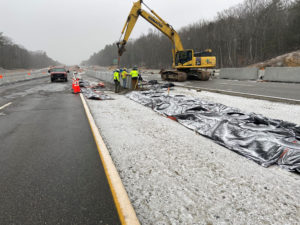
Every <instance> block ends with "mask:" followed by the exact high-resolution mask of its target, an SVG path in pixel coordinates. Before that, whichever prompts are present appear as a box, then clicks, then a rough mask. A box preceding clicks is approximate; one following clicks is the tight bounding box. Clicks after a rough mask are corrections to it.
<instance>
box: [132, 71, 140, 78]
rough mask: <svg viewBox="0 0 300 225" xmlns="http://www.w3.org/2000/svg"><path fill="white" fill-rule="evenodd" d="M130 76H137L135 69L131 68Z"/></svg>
mask: <svg viewBox="0 0 300 225" xmlns="http://www.w3.org/2000/svg"><path fill="white" fill-rule="evenodd" d="M130 76H131V77H132V78H137V77H138V76H139V72H138V71H137V70H131V72H130Z"/></svg>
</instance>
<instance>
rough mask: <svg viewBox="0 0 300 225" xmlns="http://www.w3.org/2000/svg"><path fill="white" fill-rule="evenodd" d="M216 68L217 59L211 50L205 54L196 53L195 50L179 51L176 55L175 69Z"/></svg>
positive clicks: (204, 52)
mask: <svg viewBox="0 0 300 225" xmlns="http://www.w3.org/2000/svg"><path fill="white" fill-rule="evenodd" d="M215 66H216V57H215V56H213V55H212V51H211V49H206V50H205V51H203V52H194V50H193V49H187V50H183V51H177V52H176V53H175V57H174V61H173V68H176V69H184V68H210V67H215Z"/></svg>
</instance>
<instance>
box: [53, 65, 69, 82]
mask: <svg viewBox="0 0 300 225" xmlns="http://www.w3.org/2000/svg"><path fill="white" fill-rule="evenodd" d="M48 73H50V79H51V82H54V81H55V80H64V81H65V82H67V81H68V73H70V71H69V70H66V68H64V67H54V68H51V69H49V70H48Z"/></svg>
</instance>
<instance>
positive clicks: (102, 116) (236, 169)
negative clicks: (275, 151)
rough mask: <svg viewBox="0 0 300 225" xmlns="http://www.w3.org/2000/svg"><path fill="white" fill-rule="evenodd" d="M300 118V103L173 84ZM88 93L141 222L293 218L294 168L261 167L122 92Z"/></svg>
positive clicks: (299, 214) (297, 194)
mask: <svg viewBox="0 0 300 225" xmlns="http://www.w3.org/2000/svg"><path fill="white" fill-rule="evenodd" d="M172 93H174V94H185V95H190V96H196V97H201V98H203V99H205V100H209V101H215V102H220V103H222V104H225V105H228V106H232V107H238V108H240V109H242V110H245V111H247V112H256V113H261V114H264V115H265V116H268V117H271V118H278V119H284V120H288V121H291V122H295V123H298V124H300V114H299V113H300V108H299V106H293V105H286V104H280V103H271V102H267V101H261V100H252V99H245V98H241V97H232V96H225V95H220V94H215V93H208V92H200V93H198V92H196V91H189V90H186V89H182V88H176V89H175V91H171V94H172ZM108 94H109V95H110V96H111V97H113V98H114V99H115V100H111V101H94V100H88V104H89V106H90V108H91V111H92V114H93V116H94V119H95V121H96V124H97V126H98V128H99V129H100V132H101V135H102V136H103V138H104V140H105V142H106V144H107V147H108V149H109V150H110V153H111V156H112V158H113V161H114V163H115V165H116V167H117V169H118V171H119V173H120V176H121V178H122V181H123V183H124V186H125V188H126V190H127V192H128V195H129V198H130V199H131V201H132V204H133V206H134V208H135V210H136V213H137V216H138V218H139V220H140V221H141V223H142V224H299V223H300V189H299V185H300V176H298V175H296V174H292V173H289V172H287V171H285V170H283V169H280V168H279V167H271V168H264V167H262V166H259V165H257V164H256V163H254V162H253V161H250V160H247V159H246V158H244V157H242V156H240V155H238V154H236V153H234V152H231V151H230V150H228V149H226V148H224V147H222V146H219V145H217V144H215V143H214V142H213V141H211V140H209V139H206V138H204V137H202V136H199V135H197V134H195V133H194V132H192V131H191V130H189V129H187V128H185V127H183V126H181V125H180V124H179V123H177V122H174V121H172V120H170V119H167V118H164V117H162V116H161V115H159V114H157V113H155V112H154V111H152V110H151V109H149V108H146V107H144V106H142V105H140V104H138V103H136V102H133V101H131V100H130V99H128V98H126V97H125V96H122V95H118V94H114V93H112V92H108Z"/></svg>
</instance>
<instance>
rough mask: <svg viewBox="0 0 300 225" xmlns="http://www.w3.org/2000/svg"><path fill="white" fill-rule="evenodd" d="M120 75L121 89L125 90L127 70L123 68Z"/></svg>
mask: <svg viewBox="0 0 300 225" xmlns="http://www.w3.org/2000/svg"><path fill="white" fill-rule="evenodd" d="M121 75H122V80H123V88H126V83H127V69H126V68H123V71H122V73H121Z"/></svg>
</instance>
